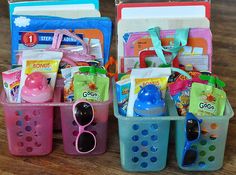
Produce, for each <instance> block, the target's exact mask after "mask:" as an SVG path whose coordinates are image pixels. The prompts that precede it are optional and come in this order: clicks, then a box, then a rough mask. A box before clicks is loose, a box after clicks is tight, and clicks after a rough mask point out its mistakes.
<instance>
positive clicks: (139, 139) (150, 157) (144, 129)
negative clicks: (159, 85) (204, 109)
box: [113, 85, 234, 172]
mask: <svg viewBox="0 0 236 175" xmlns="http://www.w3.org/2000/svg"><path fill="white" fill-rule="evenodd" d="M113 87H114V89H113V92H114V98H113V102H114V103H113V105H114V114H115V117H116V118H117V119H118V123H119V140H120V159H121V165H122V167H123V169H124V170H126V171H130V172H153V171H161V170H163V169H164V168H165V167H166V161H167V153H168V144H169V135H170V122H171V121H174V123H175V133H174V135H175V144H176V156H177V163H178V166H179V167H180V168H181V169H183V170H186V171H215V170H218V169H220V168H221V167H222V166H223V162H224V152H225V144H226V139H227V132H228V124H229V120H230V118H232V117H233V116H234V112H233V110H232V107H231V105H230V103H229V101H228V100H227V103H226V109H225V114H224V116H219V117H202V118H201V119H202V120H203V122H202V124H201V130H202V131H201V137H200V139H199V142H198V143H196V144H194V145H192V146H195V147H197V150H198V158H197V161H196V163H195V164H193V165H192V166H190V167H183V166H182V157H183V150H184V145H185V138H186V137H185V131H184V124H185V119H186V118H185V117H182V116H178V114H177V110H176V107H175V105H174V103H173V101H172V100H171V99H170V96H169V95H168V94H167V97H166V100H165V101H166V104H167V114H168V116H163V117H142V118H141V117H125V116H121V115H120V114H119V112H118V104H117V98H116V90H115V85H114V86H113Z"/></svg>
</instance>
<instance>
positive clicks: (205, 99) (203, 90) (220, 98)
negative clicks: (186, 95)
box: [189, 76, 226, 116]
mask: <svg viewBox="0 0 236 175" xmlns="http://www.w3.org/2000/svg"><path fill="white" fill-rule="evenodd" d="M208 77H210V76H208ZM211 80H213V79H211ZM217 81H218V83H217ZM215 82H216V83H213V81H209V83H208V85H205V84H200V83H193V85H192V89H191V93H190V97H191V98H190V106H189V112H191V113H193V114H195V115H197V116H223V114H224V110H225V105H226V93H225V92H224V91H223V90H221V89H218V88H216V87H214V86H213V85H214V84H217V85H218V86H221V87H223V86H224V84H222V83H221V81H220V80H219V79H217V78H216V79H215Z"/></svg>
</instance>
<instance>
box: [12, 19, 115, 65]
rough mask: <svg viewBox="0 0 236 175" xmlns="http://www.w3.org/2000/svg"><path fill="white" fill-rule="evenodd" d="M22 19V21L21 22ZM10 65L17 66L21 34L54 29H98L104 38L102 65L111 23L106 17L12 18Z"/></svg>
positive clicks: (106, 57) (108, 52)
mask: <svg viewBox="0 0 236 175" xmlns="http://www.w3.org/2000/svg"><path fill="white" fill-rule="evenodd" d="M22 19H24V20H23V21H22ZM12 21H13V22H12V26H11V27H12V64H13V65H14V64H17V59H16V51H17V50H18V47H19V40H20V37H21V36H20V33H21V32H29V31H31V32H35V31H38V30H56V29H68V30H76V29H98V30H100V31H101V32H102V33H103V37H104V48H103V53H104V63H106V62H107V61H108V59H109V55H110V45H111V40H112V21H111V19H110V18H107V17H99V18H98V17H95V18H79V19H66V18H58V17H37V16H12Z"/></svg>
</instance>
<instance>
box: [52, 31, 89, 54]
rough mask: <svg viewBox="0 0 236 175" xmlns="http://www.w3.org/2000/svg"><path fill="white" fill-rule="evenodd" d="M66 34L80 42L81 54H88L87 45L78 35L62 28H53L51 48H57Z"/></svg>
mask: <svg viewBox="0 0 236 175" xmlns="http://www.w3.org/2000/svg"><path fill="white" fill-rule="evenodd" d="M64 35H66V36H68V37H71V38H73V39H75V40H77V41H79V42H80V43H81V44H82V47H83V50H82V51H81V52H80V53H82V54H88V53H89V47H88V45H87V44H86V43H85V42H84V40H82V39H81V38H80V37H78V36H77V35H75V34H73V33H71V32H69V31H68V30H65V29H62V30H55V32H54V37H53V42H52V47H51V49H53V50H59V48H60V46H61V43H62V39H63V36H64Z"/></svg>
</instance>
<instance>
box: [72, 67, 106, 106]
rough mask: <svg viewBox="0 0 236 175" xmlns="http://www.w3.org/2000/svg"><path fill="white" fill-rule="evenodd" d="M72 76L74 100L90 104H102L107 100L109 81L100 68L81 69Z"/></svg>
mask: <svg viewBox="0 0 236 175" xmlns="http://www.w3.org/2000/svg"><path fill="white" fill-rule="evenodd" d="M79 70H80V73H77V74H75V75H74V98H75V100H78V99H85V100H87V101H90V102H104V101H107V100H108V99H109V83H110V80H109V78H108V77H106V76H105V74H106V71H105V70H104V69H101V68H95V67H94V66H91V67H81V68H80V69H79Z"/></svg>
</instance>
